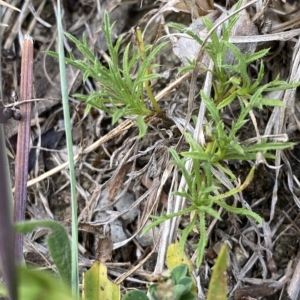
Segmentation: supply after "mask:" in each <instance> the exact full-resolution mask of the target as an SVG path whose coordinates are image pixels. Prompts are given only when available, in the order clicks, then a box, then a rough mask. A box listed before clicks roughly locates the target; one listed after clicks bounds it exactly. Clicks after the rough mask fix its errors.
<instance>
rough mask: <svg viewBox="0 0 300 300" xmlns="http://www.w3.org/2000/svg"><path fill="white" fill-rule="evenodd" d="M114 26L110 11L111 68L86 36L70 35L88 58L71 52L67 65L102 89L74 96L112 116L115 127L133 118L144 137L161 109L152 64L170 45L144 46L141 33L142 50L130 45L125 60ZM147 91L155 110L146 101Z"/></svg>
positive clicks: (106, 23)
mask: <svg viewBox="0 0 300 300" xmlns="http://www.w3.org/2000/svg"><path fill="white" fill-rule="evenodd" d="M113 26H114V25H113V24H112V25H110V20H109V15H108V12H105V14H104V25H103V32H104V34H105V37H106V42H107V46H108V52H109V56H110V59H109V61H108V62H107V63H108V67H106V66H105V65H103V64H102V63H101V62H100V61H99V59H97V58H96V57H95V56H94V54H93V53H92V51H91V50H90V49H89V47H88V44H87V41H86V38H85V37H84V36H83V38H82V42H80V41H79V40H77V39H76V38H75V37H74V36H72V35H71V34H68V33H66V36H67V37H68V38H69V39H70V40H71V41H72V42H73V43H74V44H75V45H76V47H77V48H78V49H79V51H80V52H81V53H82V55H83V56H84V58H85V59H86V62H85V61H83V60H76V59H75V58H74V56H73V55H72V53H71V54H70V58H65V60H66V63H68V64H70V65H72V66H74V67H76V68H77V69H79V70H81V71H82V72H83V73H84V75H83V80H86V79H87V78H88V77H91V78H93V79H94V80H95V82H96V83H97V84H98V89H99V90H98V91H95V92H92V93H91V94H90V95H82V94H75V95H74V96H75V97H77V98H78V99H80V100H82V101H85V102H86V103H87V104H88V106H87V111H89V109H90V108H91V107H92V106H94V107H97V108H100V109H102V110H103V111H105V112H107V113H109V114H110V115H112V123H113V124H114V123H116V122H117V121H118V120H119V118H121V117H127V118H133V119H134V120H135V121H136V123H137V125H138V128H139V136H140V137H142V136H144V135H145V133H146V130H147V126H146V123H145V120H144V117H147V116H151V115H153V114H155V113H160V107H159V106H158V104H157V102H156V100H155V98H154V96H153V94H152V93H151V87H150V84H149V82H150V80H151V79H154V78H158V77H160V75H159V74H153V73H151V70H152V69H153V68H154V67H157V65H151V63H152V61H153V59H154V57H155V56H156V55H157V54H158V52H159V51H160V50H161V49H162V48H163V47H164V46H165V45H166V44H167V43H166V42H165V43H162V44H159V45H158V46H156V47H151V46H146V47H144V44H143V40H142V38H141V34H139V32H138V34H137V39H138V49H136V48H134V47H131V44H130V43H128V45H127V46H126V48H125V51H124V54H123V59H122V60H121V59H120V57H121V54H120V53H119V50H120V46H121V43H122V40H123V36H120V37H119V38H118V40H117V41H116V43H115V45H114V44H113V40H112V28H113ZM47 53H48V54H49V55H51V56H53V57H56V58H57V57H58V55H57V53H55V52H51V51H49V52H47ZM120 65H121V66H120ZM145 90H146V92H147V93H148V95H149V98H150V100H151V103H152V106H153V108H154V110H153V109H151V108H150V107H149V106H148V105H147V103H146V102H145V100H144V91H145ZM149 92H150V93H151V94H149Z"/></svg>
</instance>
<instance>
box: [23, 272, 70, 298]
mask: <svg viewBox="0 0 300 300" xmlns="http://www.w3.org/2000/svg"><path fill="white" fill-rule="evenodd" d="M18 279H19V280H18V281H19V284H18V294H19V299H21V300H33V299H41V298H42V299H43V300H58V299H64V300H75V299H74V298H73V297H72V296H71V290H70V289H69V288H68V287H66V286H65V285H64V284H63V283H62V282H61V281H60V280H58V279H57V278H55V277H54V276H53V275H52V274H50V273H48V272H46V271H41V270H39V271H37V270H32V269H29V268H24V267H21V268H19V269H18Z"/></svg>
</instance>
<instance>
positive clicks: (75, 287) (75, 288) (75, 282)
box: [56, 0, 79, 298]
mask: <svg viewBox="0 0 300 300" xmlns="http://www.w3.org/2000/svg"><path fill="white" fill-rule="evenodd" d="M61 7H62V3H61V1H60V0H58V1H57V20H56V21H57V29H58V54H59V70H60V81H61V94H62V102H63V112H64V120H65V130H66V140H67V151H68V158H69V172H70V187H71V211H72V276H71V278H72V279H71V285H72V295H73V296H74V297H76V298H78V296H79V276H78V223H77V197H76V181H75V169H74V155H73V143H72V133H71V128H70V124H71V121H70V109H69V102H68V83H67V77H66V66H65V59H64V58H65V55H64V43H63V39H64V36H63V28H62V23H61V20H62V15H61Z"/></svg>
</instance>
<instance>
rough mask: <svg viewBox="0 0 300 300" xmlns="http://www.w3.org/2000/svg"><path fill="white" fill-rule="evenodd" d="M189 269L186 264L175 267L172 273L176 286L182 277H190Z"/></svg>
mask: <svg viewBox="0 0 300 300" xmlns="http://www.w3.org/2000/svg"><path fill="white" fill-rule="evenodd" d="M188 272H189V269H188V267H187V265H186V264H182V265H179V266H177V267H175V268H174V269H173V270H172V272H171V277H172V280H173V282H174V283H175V284H178V282H179V280H180V279H181V278H182V277H185V276H186V275H188Z"/></svg>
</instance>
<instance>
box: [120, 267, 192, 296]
mask: <svg viewBox="0 0 300 300" xmlns="http://www.w3.org/2000/svg"><path fill="white" fill-rule="evenodd" d="M192 286H193V280H192V278H191V276H190V275H189V268H188V266H187V265H186V264H181V265H179V266H177V267H175V268H174V269H173V270H172V272H171V277H170V278H168V279H167V280H165V281H164V282H162V283H154V284H151V285H150V286H149V293H150V299H151V300H194V299H196V295H195V294H194V293H192V291H191V289H192ZM129 299H132V300H147V299H149V298H148V297H147V296H146V294H145V293H143V292H141V291H137V290H133V291H130V292H128V293H126V295H125V296H124V298H123V300H129Z"/></svg>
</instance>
